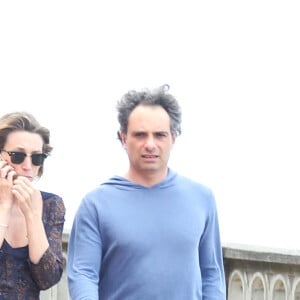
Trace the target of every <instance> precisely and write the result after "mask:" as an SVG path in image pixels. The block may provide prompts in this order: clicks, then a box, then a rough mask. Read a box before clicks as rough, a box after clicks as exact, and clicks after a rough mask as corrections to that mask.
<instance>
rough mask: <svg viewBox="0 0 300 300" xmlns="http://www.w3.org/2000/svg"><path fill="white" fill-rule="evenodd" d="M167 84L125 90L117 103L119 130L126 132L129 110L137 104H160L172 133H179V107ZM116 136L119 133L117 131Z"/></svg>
mask: <svg viewBox="0 0 300 300" xmlns="http://www.w3.org/2000/svg"><path fill="white" fill-rule="evenodd" d="M168 90H169V85H167V84H165V85H163V86H161V87H159V88H156V89H153V90H149V89H144V90H142V91H140V92H138V91H135V90H132V91H129V92H127V93H126V94H125V95H124V96H123V97H122V98H121V99H120V100H119V101H118V103H117V112H118V121H119V124H120V131H121V132H123V133H125V134H126V133H127V126H128V119H129V116H130V114H131V112H132V111H133V110H134V109H135V108H136V107H137V106H138V105H148V106H161V107H162V108H163V109H164V110H165V111H166V112H167V113H168V115H169V117H170V131H171V133H172V134H175V135H180V134H181V108H180V106H179V104H178V102H177V100H176V99H175V97H174V96H172V95H171V94H169V93H168ZM118 138H119V139H120V134H119V132H118Z"/></svg>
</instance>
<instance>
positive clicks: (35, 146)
mask: <svg viewBox="0 0 300 300" xmlns="http://www.w3.org/2000/svg"><path fill="white" fill-rule="evenodd" d="M3 150H5V151H2V152H1V157H2V159H4V160H6V161H7V162H8V164H10V165H11V166H12V167H13V168H14V170H15V171H16V173H17V175H18V176H25V177H27V178H28V179H29V180H30V181H32V180H33V179H34V178H35V177H37V176H38V171H39V169H40V167H41V166H36V165H35V164H33V163H32V157H31V155H32V154H35V153H39V154H41V153H42V152H43V140H42V137H41V136H40V135H39V134H37V133H32V132H28V131H21V130H20V131H13V132H11V133H9V135H8V136H7V139H6V143H5V145H4V147H3ZM7 152H22V153H25V154H26V156H25V158H24V160H23V161H22V162H20V163H16V162H14V158H13V157H12V156H10V155H9V153H7ZM19 156H20V155H19ZM21 156H22V154H21ZM35 159H36V158H34V160H35ZM20 160H22V159H19V161H20Z"/></svg>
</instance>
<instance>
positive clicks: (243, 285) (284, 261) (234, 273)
mask: <svg viewBox="0 0 300 300" xmlns="http://www.w3.org/2000/svg"><path fill="white" fill-rule="evenodd" d="M67 246H68V234H64V236H63V250H64V254H65V258H67ZM223 257H224V267H225V276H226V286H227V299H228V300H300V250H285V249H270V248H261V247H253V246H247V245H224V246H223ZM41 300H70V298H69V296H68V290H67V278H66V272H65V271H64V274H63V277H62V279H61V281H60V282H59V283H58V284H57V285H55V286H54V287H52V288H51V289H49V290H47V291H43V292H42V293H41ZM170 300H171V299H170ZM183 300H188V299H183Z"/></svg>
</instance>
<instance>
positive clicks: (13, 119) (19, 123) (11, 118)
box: [0, 112, 53, 176]
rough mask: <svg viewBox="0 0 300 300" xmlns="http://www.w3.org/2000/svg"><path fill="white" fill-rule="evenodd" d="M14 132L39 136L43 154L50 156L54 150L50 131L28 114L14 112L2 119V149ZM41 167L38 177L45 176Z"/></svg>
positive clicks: (0, 123)
mask: <svg viewBox="0 0 300 300" xmlns="http://www.w3.org/2000/svg"><path fill="white" fill-rule="evenodd" d="M14 131H27V132H31V133H36V134H39V135H40V136H41V138H42V140H43V153H45V154H46V155H49V154H50V153H51V151H52V149H53V147H52V146H51V145H50V131H49V130H48V129H47V128H45V127H43V126H41V125H40V124H39V122H38V121H37V120H36V119H35V117H34V116H33V115H31V114H29V113H27V112H12V113H8V114H5V115H4V116H2V117H1V118H0V149H3V147H4V145H5V143H6V140H7V136H8V135H9V134H10V133H11V132H14ZM43 167H44V166H43V165H41V166H40V168H39V172H38V176H42V174H43Z"/></svg>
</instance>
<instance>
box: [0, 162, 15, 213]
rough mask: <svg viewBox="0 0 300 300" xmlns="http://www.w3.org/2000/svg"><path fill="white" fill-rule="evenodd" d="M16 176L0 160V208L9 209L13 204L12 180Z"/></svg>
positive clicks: (8, 166) (7, 165)
mask: <svg viewBox="0 0 300 300" xmlns="http://www.w3.org/2000/svg"><path fill="white" fill-rule="evenodd" d="M16 176H17V174H16V172H15V170H14V169H13V168H12V167H11V166H10V165H9V164H8V163H7V162H6V161H5V160H0V207H1V209H11V208H12V206H13V203H14V197H13V194H12V187H13V180H14V178H15V177H16Z"/></svg>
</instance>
